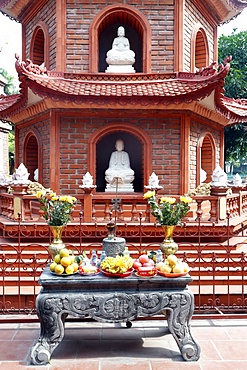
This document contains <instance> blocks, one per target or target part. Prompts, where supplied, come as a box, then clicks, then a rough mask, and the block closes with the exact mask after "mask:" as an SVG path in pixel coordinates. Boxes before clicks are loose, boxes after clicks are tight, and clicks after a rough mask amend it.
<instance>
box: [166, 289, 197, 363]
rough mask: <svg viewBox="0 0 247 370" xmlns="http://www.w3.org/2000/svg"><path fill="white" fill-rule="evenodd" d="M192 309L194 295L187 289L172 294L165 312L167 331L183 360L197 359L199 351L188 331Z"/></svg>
mask: <svg viewBox="0 0 247 370" xmlns="http://www.w3.org/2000/svg"><path fill="white" fill-rule="evenodd" d="M193 310H194V296H193V294H192V292H190V291H187V292H184V293H176V294H173V295H172V297H171V301H170V304H169V309H168V310H167V312H166V314H167V323H168V328H169V331H170V333H171V334H172V336H173V338H174V339H175V341H176V342H177V345H178V347H179V349H180V352H181V355H182V356H183V358H184V360H185V361H197V360H198V359H199V357H200V352H201V350H200V347H199V345H198V344H197V343H196V342H195V340H194V339H193V337H192V335H191V333H190V320H191V318H192V314H193Z"/></svg>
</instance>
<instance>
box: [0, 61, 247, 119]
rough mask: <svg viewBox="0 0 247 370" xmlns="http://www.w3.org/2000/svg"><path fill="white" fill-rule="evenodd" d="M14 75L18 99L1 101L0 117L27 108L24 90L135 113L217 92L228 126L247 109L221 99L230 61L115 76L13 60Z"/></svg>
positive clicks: (244, 116)
mask: <svg viewBox="0 0 247 370" xmlns="http://www.w3.org/2000/svg"><path fill="white" fill-rule="evenodd" d="M16 58H17V61H16V70H17V72H18V74H19V79H20V82H21V85H20V86H21V91H20V94H17V95H13V96H11V97H1V98H0V118H7V117H11V116H13V115H14V114H16V113H17V112H19V111H20V110H21V109H23V108H25V106H26V105H27V104H28V98H27V97H28V93H27V91H28V88H29V89H31V90H32V92H33V93H34V94H36V95H38V96H40V98H50V99H52V100H55V101H63V102H66V103H68V104H69V102H73V103H77V104H79V103H85V102H86V103H87V104H88V106H89V107H90V104H94V105H99V106H102V105H104V104H118V105H123V106H124V105H126V104H130V105H132V106H133V108H134V107H135V106H136V105H138V106H141V105H143V106H145V107H147V106H148V107H149V108H155V107H156V105H157V104H159V105H163V106H164V108H165V107H166V108H167V107H169V105H170V104H173V105H174V104H177V105H179V104H185V103H187V104H189V103H191V102H193V101H200V100H202V99H204V98H205V97H207V96H209V95H210V94H211V93H212V92H215V94H214V96H215V107H212V110H214V109H215V108H216V109H217V110H218V111H219V112H220V113H221V114H222V115H223V116H225V117H226V118H227V119H229V120H231V123H232V122H244V121H247V105H246V102H245V101H243V100H241V99H237V100H234V99H230V98H226V97H224V83H225V76H226V75H227V73H228V71H229V69H230V64H229V62H230V60H231V58H228V59H226V61H225V65H224V66H223V65H219V66H216V63H212V65H210V66H209V67H206V68H204V69H202V70H201V71H199V72H197V73H186V72H178V73H155V74H143V73H135V74H131V75H127V74H125V75H115V74H106V73H98V74H73V73H61V72H54V71H46V69H44V68H41V67H39V66H37V65H34V64H33V63H32V62H31V61H30V60H27V61H26V62H23V61H22V62H21V61H20V60H19V57H18V56H16Z"/></svg>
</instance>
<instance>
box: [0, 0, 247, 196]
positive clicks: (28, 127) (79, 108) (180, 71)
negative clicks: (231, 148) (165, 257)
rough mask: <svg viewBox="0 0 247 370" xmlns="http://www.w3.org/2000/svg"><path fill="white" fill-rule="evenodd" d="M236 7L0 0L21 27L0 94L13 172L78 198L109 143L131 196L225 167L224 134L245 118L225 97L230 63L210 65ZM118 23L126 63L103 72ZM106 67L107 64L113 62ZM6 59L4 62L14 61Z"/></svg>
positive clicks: (236, 1)
mask: <svg viewBox="0 0 247 370" xmlns="http://www.w3.org/2000/svg"><path fill="white" fill-rule="evenodd" d="M245 7H247V1H243V0H241V1H240V0H231V1H230V0H205V1H203V2H202V1H199V0H183V1H182V0H161V1H159V2H153V1H150V0H144V1H143V2H142V3H140V2H138V1H131V2H130V1H126V2H124V3H122V2H118V1H115V2H112V1H105V2H98V1H94V0H92V1H91V2H88V1H85V0H76V1H73V2H72V1H68V0H56V1H54V0H37V1H31V0H18V1H17V0H0V11H1V12H2V13H4V14H6V15H7V16H9V17H10V18H12V19H15V20H16V21H18V22H20V23H21V24H22V57H21V58H20V56H18V55H16V61H15V63H16V70H17V72H18V76H19V82H20V89H19V93H18V94H16V95H11V96H3V95H1V97H0V120H5V121H9V122H12V123H13V124H14V126H15V138H16V139H15V140H16V142H15V167H16V168H17V167H18V166H19V164H20V163H24V165H25V166H26V168H27V169H28V172H29V173H30V180H34V172H35V170H36V169H38V181H39V182H40V183H41V184H43V185H44V186H45V187H47V188H48V187H49V188H52V189H53V190H54V191H56V192H57V193H63V194H71V195H73V196H77V195H78V193H79V192H80V185H81V182H82V178H83V176H84V175H85V173H87V172H88V173H89V174H90V175H91V176H92V178H93V179H94V185H95V186H96V187H95V189H96V190H95V191H96V193H104V192H105V189H106V187H107V186H106V185H107V184H106V179H105V171H106V169H107V168H108V163H109V158H110V155H111V153H112V151H113V150H114V145H115V142H116V140H118V139H121V140H123V141H124V144H125V150H126V152H127V153H128V155H129V158H130V161H131V168H132V169H133V171H134V174H135V175H134V180H133V193H134V194H135V193H142V192H143V191H144V188H145V186H146V185H147V184H148V180H149V177H150V175H151V174H152V173H153V172H154V173H155V174H156V175H157V176H158V178H159V181H160V184H161V185H162V187H163V189H162V190H161V191H160V192H161V193H162V192H163V193H165V194H184V193H187V192H188V191H189V189H194V188H196V187H197V186H198V185H199V184H200V181H201V179H200V174H201V169H203V170H204V171H205V172H206V175H207V178H206V181H208V182H209V181H211V175H212V172H213V170H214V169H215V168H216V166H217V165H220V166H221V167H224V128H225V127H226V126H229V125H233V124H235V123H240V122H246V121H247V105H246V100H244V99H242V100H240V99H237V100H234V99H230V98H228V97H226V96H224V84H225V77H226V76H227V74H228V72H229V70H230V61H231V57H230V56H229V57H227V56H226V59H225V61H224V63H222V64H220V65H218V63H217V62H216V61H217V59H218V55H217V49H218V48H217V39H218V33H217V30H218V26H219V25H221V24H222V23H225V22H228V21H229V20H231V19H232V18H234V17H236V16H237V15H238V14H240V13H241V12H242V10H243V9H244V8H245ZM119 27H122V28H124V31H125V38H126V39H127V40H128V41H129V45H130V46H129V48H130V49H131V50H132V52H133V53H134V55H135V60H134V64H133V66H131V69H130V68H125V67H124V68H115V66H114V67H113V68H110V69H109V68H108V67H109V66H108V64H107V61H106V59H107V57H106V56H107V52H108V51H109V50H111V49H112V47H113V41H114V38H116V35H117V32H118V31H117V30H118V29H119ZM113 59H114V58H113ZM13 63H14V60H13Z"/></svg>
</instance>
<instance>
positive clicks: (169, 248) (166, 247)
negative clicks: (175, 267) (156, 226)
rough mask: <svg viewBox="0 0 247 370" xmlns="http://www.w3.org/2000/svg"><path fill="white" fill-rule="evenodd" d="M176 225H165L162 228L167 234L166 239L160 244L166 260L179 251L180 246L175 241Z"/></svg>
mask: <svg viewBox="0 0 247 370" xmlns="http://www.w3.org/2000/svg"><path fill="white" fill-rule="evenodd" d="M175 227H176V225H165V226H162V228H163V230H164V234H165V239H164V240H163V242H162V243H161V244H160V249H161V250H162V252H163V254H164V257H165V258H166V257H167V256H168V255H169V254H175V253H176V252H177V250H178V244H177V243H175V242H174V240H173V237H172V235H173V231H174V229H175Z"/></svg>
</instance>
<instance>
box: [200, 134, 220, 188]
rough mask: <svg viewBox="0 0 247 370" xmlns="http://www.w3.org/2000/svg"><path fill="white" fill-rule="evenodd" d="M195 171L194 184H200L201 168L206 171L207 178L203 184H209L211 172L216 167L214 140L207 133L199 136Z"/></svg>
mask: <svg viewBox="0 0 247 370" xmlns="http://www.w3.org/2000/svg"><path fill="white" fill-rule="evenodd" d="M196 163H197V170H196V184H197V186H198V185H199V184H200V171H201V168H202V169H203V170H204V171H206V173H207V178H206V180H205V182H210V181H211V177H212V173H213V170H214V169H215V167H216V145H215V141H214V138H213V137H212V135H211V134H210V133H208V132H206V133H204V134H202V135H201V137H200V139H199V141H198V146H197V161H196Z"/></svg>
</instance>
